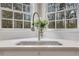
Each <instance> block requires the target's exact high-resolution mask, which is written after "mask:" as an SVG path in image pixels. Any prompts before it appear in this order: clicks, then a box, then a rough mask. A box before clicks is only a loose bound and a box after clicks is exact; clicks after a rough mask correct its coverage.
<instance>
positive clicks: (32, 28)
mask: <svg viewBox="0 0 79 59" xmlns="http://www.w3.org/2000/svg"><path fill="white" fill-rule="evenodd" d="M35 15H37V16H38V20H39V21H40V16H39V14H38V12H34V14H33V20H32V27H31V30H32V31H35V27H34V16H35ZM38 40H39V41H40V27H39V28H38Z"/></svg>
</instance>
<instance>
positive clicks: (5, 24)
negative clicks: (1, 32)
mask: <svg viewBox="0 0 79 59" xmlns="http://www.w3.org/2000/svg"><path fill="white" fill-rule="evenodd" d="M2 28H12V20H2Z"/></svg>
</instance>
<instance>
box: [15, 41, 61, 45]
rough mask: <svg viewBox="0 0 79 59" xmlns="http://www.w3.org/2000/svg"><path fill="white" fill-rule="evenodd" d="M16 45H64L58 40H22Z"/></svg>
mask: <svg viewBox="0 0 79 59" xmlns="http://www.w3.org/2000/svg"><path fill="white" fill-rule="evenodd" d="M16 45H62V44H61V43H59V42H58V41H21V42H19V43H17V44H16Z"/></svg>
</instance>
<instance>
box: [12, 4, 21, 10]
mask: <svg viewBox="0 0 79 59" xmlns="http://www.w3.org/2000/svg"><path fill="white" fill-rule="evenodd" d="M13 9H14V10H19V11H22V4H18V3H14V4H13Z"/></svg>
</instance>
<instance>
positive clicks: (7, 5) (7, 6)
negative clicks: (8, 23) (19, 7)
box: [1, 3, 12, 9]
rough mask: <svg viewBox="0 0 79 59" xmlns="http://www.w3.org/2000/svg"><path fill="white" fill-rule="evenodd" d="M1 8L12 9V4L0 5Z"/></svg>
mask: <svg viewBox="0 0 79 59" xmlns="http://www.w3.org/2000/svg"><path fill="white" fill-rule="evenodd" d="M1 7H4V8H9V9H12V3H1Z"/></svg>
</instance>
